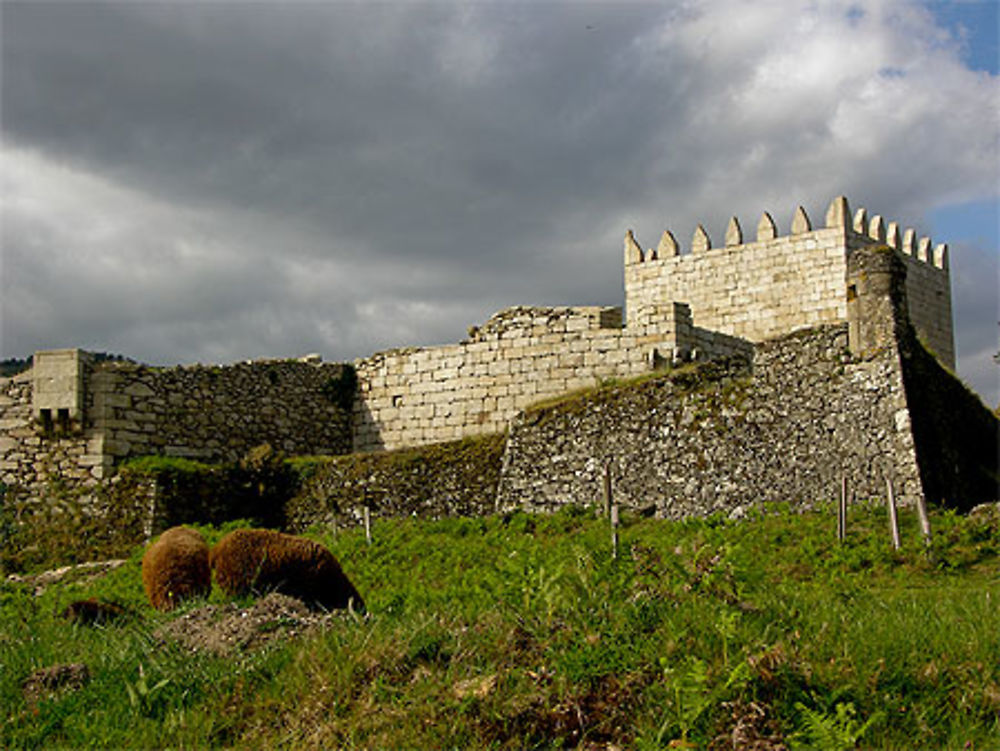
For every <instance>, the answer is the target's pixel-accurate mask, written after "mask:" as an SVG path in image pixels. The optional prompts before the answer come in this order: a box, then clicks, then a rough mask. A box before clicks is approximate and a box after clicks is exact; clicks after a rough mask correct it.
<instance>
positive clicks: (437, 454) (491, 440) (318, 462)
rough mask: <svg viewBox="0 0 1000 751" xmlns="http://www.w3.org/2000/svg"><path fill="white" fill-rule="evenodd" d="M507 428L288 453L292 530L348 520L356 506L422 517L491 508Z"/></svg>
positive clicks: (390, 513) (288, 514)
mask: <svg viewBox="0 0 1000 751" xmlns="http://www.w3.org/2000/svg"><path fill="white" fill-rule="evenodd" d="M506 439H507V437H506V434H503V433H499V434H490V435H484V436H475V437H470V438H463V439H461V440H458V441H449V442H446V443H436V444H430V445H427V446H420V447H416V448H405V449H396V450H393V451H380V452H372V453H363V454H350V455H347V456H335V457H303V458H297V459H293V460H291V462H290V466H291V468H292V470H293V471H294V473H295V475H296V476H297V477H298V478H299V482H300V485H301V488H300V491H299V492H298V493H297V494H296V496H295V497H294V498H292V499H291V501H289V503H288V505H287V506H286V517H287V519H288V523H289V525H290V526H291V527H292V528H294V529H304V528H306V527H308V526H309V525H310V524H313V523H315V522H323V523H331V522H333V521H335V520H341V521H343V520H346V519H350V518H353V517H352V515H353V513H354V512H356V511H357V510H358V509H359V508H360V507H361V506H362V505H364V504H367V505H369V506H370V507H371V508H372V510H373V511H374V512H375V513H376V514H380V515H384V516H407V515H410V514H417V515H419V516H425V517H428V516H429V517H441V516H454V515H459V516H461V515H470V516H471V515H478V514H482V513H488V512H490V511H492V510H493V498H494V496H495V494H496V487H497V484H498V483H499V481H500V464H501V459H502V456H503V450H504V445H505V443H506Z"/></svg>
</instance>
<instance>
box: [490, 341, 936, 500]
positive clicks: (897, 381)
mask: <svg viewBox="0 0 1000 751" xmlns="http://www.w3.org/2000/svg"><path fill="white" fill-rule="evenodd" d="M847 345H848V341H847V326H846V325H845V324H833V325H828V326H822V327H818V328H815V329H805V330H802V331H800V332H796V333H794V334H791V335H787V336H785V337H782V338H779V339H776V340H772V341H768V342H765V343H763V344H760V345H758V347H757V350H756V353H755V355H754V358H753V363H752V365H751V364H749V363H748V362H746V361H742V360H728V361H717V362H710V363H706V364H704V365H701V366H688V368H687V369H680V370H678V371H675V372H673V373H666V374H664V375H663V376H662V377H659V378H654V379H649V380H645V381H643V382H641V383H639V384H637V385H634V386H627V385H626V386H622V387H621V388H619V389H612V390H601V391H597V392H595V393H593V394H590V395H585V396H582V397H579V398H576V399H570V400H568V401H566V402H565V403H563V404H559V405H553V406H551V407H547V408H544V409H540V410H528V411H527V412H525V413H523V414H522V415H520V416H519V417H518V418H517V420H515V421H514V424H513V426H512V430H511V434H510V437H509V439H508V445H507V452H506V456H505V460H504V468H503V473H502V480H501V485H500V489H499V491H498V500H497V502H498V507H499V508H500V509H510V508H514V507H522V508H527V509H530V510H552V509H555V508H557V507H559V506H561V505H564V504H567V503H572V504H593V503H597V502H599V501H600V499H601V498H602V494H603V476H604V467H605V465H606V464H608V465H610V467H611V476H612V480H613V485H614V497H615V498H616V500H617V501H618V502H619V503H620V504H622V505H623V506H624V507H626V508H632V509H635V510H645V509H655V512H656V513H657V514H658V515H660V516H664V517H669V518H679V517H684V516H691V515H704V514H710V513H714V512H719V511H721V512H725V513H727V514H733V515H739V514H741V513H742V512H744V511H745V510H746V509H748V508H749V507H752V506H759V505H760V504H763V503H767V502H791V503H794V504H801V505H803V506H809V505H812V504H816V503H818V502H821V501H827V500H833V499H835V498H836V497H837V495H838V493H839V490H840V483H841V478H842V477H846V478H847V480H848V484H849V486H850V488H851V489H852V491H853V492H854V494H855V496H856V497H857V498H859V499H863V498H874V497H879V498H881V497H884V492H885V480H886V478H889V479H891V480H892V481H893V482H894V485H895V488H896V493H897V497H898V498H899V499H900V501H901V502H903V503H910V502H913V501H914V500H915V499H916V497H917V496H918V495H919V494H920V493H921V492H922V490H921V481H920V477H919V473H918V471H917V465H916V460H915V453H914V446H913V435H912V431H911V427H910V417H909V412H908V409H907V407H906V401H905V396H904V393H903V384H902V378H901V374H900V368H899V364H898V357H896V356H895V353H894V352H891V351H888V350H884V351H881V352H879V353H877V355H876V356H874V357H873V358H872V359H858V358H856V357H854V356H852V355H851V354H850V352H849V351H848V348H847Z"/></svg>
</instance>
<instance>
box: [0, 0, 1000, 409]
mask: <svg viewBox="0 0 1000 751" xmlns="http://www.w3.org/2000/svg"><path fill="white" fill-rule="evenodd" d="M997 25H998V19H997V3H996V2H995V1H994V0H985V1H984V2H965V3H961V2H956V3H939V2H934V3H922V4H920V3H917V2H903V1H902V0H896V1H895V2H887V1H885V0H882V1H878V0H875V1H873V2H866V1H865V0H858V1H857V2H825V1H824V0H807V1H803V2H797V1H795V0H780V1H779V0H774V2H771V1H770V0H765V1H764V2H754V3H750V2H744V1H743V0H705V1H702V2H700V1H698V0H684V1H678V2H665V3H623V2H546V3H539V2H532V3H513V2H497V3H475V4H473V3H456V4H453V3H447V2H434V3H419V2H399V3H392V2H389V3H330V2H312V3H280V4H279V3H277V2H275V3H261V2H256V3H247V4H243V3H236V2H213V3H208V2H188V3H181V4H178V3H172V4H153V3H146V2H122V3H100V4H90V3H86V2H68V3H55V2H44V3H19V2H11V1H10V0H0V28H2V40H0V44H2V46H0V52H2V60H0V62H2V67H0V83H2V100H0V124H2V136H3V142H2V147H0V148H2V151H0V159H2V162H0V219H2V225H0V231H2V255H0V294H2V298H0V301H2V304H0V357H23V356H26V355H27V354H30V353H31V352H32V351H34V350H36V349H44V348H52V347H66V346H81V347H84V348H87V349H93V350H106V351H113V352H119V353H123V354H126V355H129V356H131V357H134V358H136V359H139V360H143V361H146V362H151V363H157V364H170V363H177V362H198V361H200V362H230V361H234V360H238V359H247V358H257V357H266V356H272V357H286V356H289V357H290V356H298V355H301V354H304V353H307V352H313V351H315V352H319V353H321V354H322V355H323V356H324V357H325V358H326V359H329V360H335V359H347V358H353V357H357V356H362V355H366V354H369V353H371V352H374V351H376V350H379V349H384V348H387V347H392V346H402V345H420V344H433V343H444V342H449V341H457V340H458V339H460V338H462V337H463V336H464V334H465V331H466V328H467V327H468V326H469V325H470V324H475V323H481V322H483V321H484V320H485V319H486V318H488V317H489V316H490V315H491V314H492V313H493V312H495V311H497V310H499V309H501V308H504V307H507V306H510V305H516V304H538V305H560V304H579V305H586V304H621V302H622V281H621V276H622V270H621V259H622V251H621V247H622V237H623V234H624V231H625V229H627V228H634V229H635V231H636V233H637V235H638V237H639V239H640V242H642V243H643V244H644V245H646V246H650V245H655V244H656V242H657V239H658V238H659V235H660V233H661V232H662V230H663V229H666V228H669V229H671V230H672V231H673V232H674V234H675V235H676V236H677V237H678V238H679V239H681V240H682V243H683V244H685V245H687V244H689V242H690V241H689V238H690V236H691V232H692V231H693V229H694V227H695V225H696V224H697V223H698V222H702V223H704V224H705V226H706V228H707V229H708V231H709V234H710V235H711V236H712V237H713V239H715V240H716V242H719V241H720V240H721V239H722V237H723V234H724V228H725V224H726V221H727V219H728V218H729V216H730V215H732V214H736V215H738V216H739V217H740V219H741V220H742V223H743V225H744V226H745V227H747V226H750V227H752V226H756V221H757V219H758V217H759V216H760V213H761V212H762V211H764V210H768V211H770V212H771V213H772V214H773V215H774V217H775V219H776V221H777V222H778V223H779V229H780V230H781V231H782V232H787V231H788V224H789V222H790V220H791V216H792V212H793V210H794V209H795V206H796V205H797V204H800V203H801V204H803V205H804V206H805V208H806V210H807V211H808V212H809V214H810V216H812V218H813V219H814V221H817V222H818V221H821V220H822V216H823V212H824V210H825V207H826V205H827V203H828V202H829V200H830V199H831V198H832V197H833V196H834V195H837V194H841V193H843V194H845V195H847V196H848V198H849V199H850V201H851V205H852V207H858V206H865V207H867V208H868V211H869V214H873V213H879V214H882V215H883V216H885V217H886V219H887V220H897V221H900V222H901V223H903V224H905V225H906V226H914V227H915V228H917V229H918V230H919V231H920V232H921V233H924V234H930V235H932V237H933V240H934V242H948V243H949V245H950V247H951V253H952V275H953V276H952V285H953V295H954V299H955V309H956V310H955V317H956V330H957V337H956V339H957V347H958V351H959V357H960V362H959V372H960V374H961V375H962V376H963V377H964V378H965V379H966V380H967V381H968V382H970V383H971V384H972V385H973V386H974V387H975V388H976V389H977V390H978V391H979V392H980V393H981V394H982V395H983V396H984V398H986V400H987V401H988V402H989V403H990V404H991V405H993V404H996V402H997V400H998V398H1000V383H998V375H1000V368H998V367H997V366H996V365H995V364H994V363H993V362H992V360H991V355H992V354H993V353H994V352H996V350H997V333H998V310H997V308H998V305H997V297H998V280H1000V277H998V270H997V267H998V250H997V246H998V217H997V199H998V195H997V191H998V187H997V185H998V179H1000V157H998V137H1000V124H998V118H1000V116H998V102H1000V90H998V79H997V66H998V51H997Z"/></svg>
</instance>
